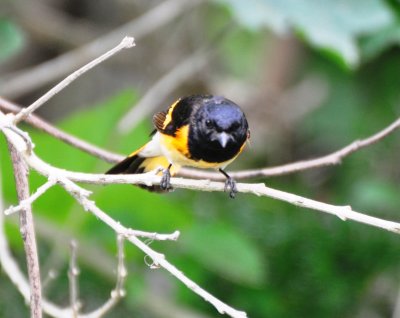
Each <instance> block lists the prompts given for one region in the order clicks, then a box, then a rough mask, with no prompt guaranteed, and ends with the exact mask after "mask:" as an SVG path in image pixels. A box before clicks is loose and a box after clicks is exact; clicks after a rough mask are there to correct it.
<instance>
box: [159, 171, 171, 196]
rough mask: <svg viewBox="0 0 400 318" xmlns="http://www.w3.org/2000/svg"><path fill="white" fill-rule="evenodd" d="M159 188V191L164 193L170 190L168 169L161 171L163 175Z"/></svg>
mask: <svg viewBox="0 0 400 318" xmlns="http://www.w3.org/2000/svg"><path fill="white" fill-rule="evenodd" d="M160 188H161V190H165V191H168V190H172V186H171V173H170V171H169V168H167V169H164V170H163V174H162V177H161V181H160Z"/></svg>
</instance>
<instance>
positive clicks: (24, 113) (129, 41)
mask: <svg viewBox="0 0 400 318" xmlns="http://www.w3.org/2000/svg"><path fill="white" fill-rule="evenodd" d="M133 46H135V42H134V40H133V38H132V37H128V36H127V37H125V38H124V39H123V40H122V41H121V43H120V44H118V45H117V46H116V47H114V48H112V49H111V50H109V51H108V52H106V53H104V54H103V55H101V56H99V57H98V58H96V59H94V60H93V61H91V62H89V63H87V64H86V65H84V66H82V67H81V68H80V69H78V70H77V71H75V72H73V73H72V74H70V75H68V76H67V77H66V78H65V79H64V80H62V81H61V82H60V83H58V84H57V85H56V86H54V87H53V88H52V89H50V90H49V91H48V92H47V93H46V94H44V95H43V96H42V97H40V98H39V99H37V100H36V101H35V102H33V103H32V104H31V105H30V106H28V107H27V108H24V109H22V110H21V111H20V112H19V113H18V114H17V115H15V118H14V123H15V124H17V123H18V122H20V121H21V120H23V119H25V118H27V117H28V116H29V115H30V114H31V113H33V112H34V111H35V110H36V109H38V108H39V107H40V106H42V105H43V104H44V103H46V102H47V101H48V100H49V99H50V98H52V97H53V96H54V95H56V94H57V93H59V92H60V91H61V90H63V89H64V88H65V87H67V86H68V85H69V84H71V83H72V82H73V81H74V80H76V79H77V78H78V77H79V76H81V75H82V74H84V73H86V72H87V71H89V70H90V69H92V68H93V67H95V66H96V65H98V64H100V63H101V62H103V61H105V60H106V59H108V58H109V57H111V56H113V55H114V54H115V53H118V52H119V51H121V50H123V49H129V48H131V47H133Z"/></svg>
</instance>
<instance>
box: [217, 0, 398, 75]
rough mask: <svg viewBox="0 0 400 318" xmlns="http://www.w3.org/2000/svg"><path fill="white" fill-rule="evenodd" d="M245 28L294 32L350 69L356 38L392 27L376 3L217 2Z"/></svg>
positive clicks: (355, 60)
mask: <svg viewBox="0 0 400 318" xmlns="http://www.w3.org/2000/svg"><path fill="white" fill-rule="evenodd" d="M219 1H220V2H225V3H228V4H229V5H230V6H231V8H232V10H233V13H234V15H235V16H236V17H237V18H238V20H239V21H240V22H241V23H242V24H243V25H245V26H246V27H249V28H253V29H255V28H260V27H262V26H267V27H269V28H271V29H272V30H273V31H275V32H276V33H278V34H283V33H287V31H288V30H290V29H294V30H296V31H297V32H298V33H300V34H302V36H303V37H304V39H305V40H306V41H307V42H309V43H310V44H311V45H312V46H315V47H316V48H318V49H323V50H325V51H332V53H333V54H335V53H336V54H338V55H339V56H340V57H341V58H342V60H343V62H344V63H345V65H347V66H348V67H350V68H352V67H355V66H356V65H357V64H358V63H359V49H358V46H357V37H358V36H360V35H363V34H373V33H375V32H377V31H379V30H380V29H383V28H385V27H387V26H389V25H391V24H393V23H394V19H395V17H394V15H393V14H392V12H391V11H390V9H389V8H388V7H387V6H386V5H385V3H383V2H382V1H380V0H352V1H347V0H336V1H320V0H249V1H240V0H219Z"/></svg>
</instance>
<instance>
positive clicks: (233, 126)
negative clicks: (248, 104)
mask: <svg viewBox="0 0 400 318" xmlns="http://www.w3.org/2000/svg"><path fill="white" fill-rule="evenodd" d="M239 126H240V124H239V123H238V122H236V123H233V124H232V125H231V127H230V130H231V131H233V130H236V129H238V128H239Z"/></svg>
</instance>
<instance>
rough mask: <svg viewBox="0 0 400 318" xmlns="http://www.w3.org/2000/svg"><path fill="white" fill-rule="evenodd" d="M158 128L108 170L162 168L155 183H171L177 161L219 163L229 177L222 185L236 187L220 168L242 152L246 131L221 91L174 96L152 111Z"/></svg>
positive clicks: (206, 165)
mask: <svg viewBox="0 0 400 318" xmlns="http://www.w3.org/2000/svg"><path fill="white" fill-rule="evenodd" d="M153 124H154V126H155V127H156V129H155V130H154V132H153V134H152V135H153V138H152V139H151V140H150V141H149V142H148V143H147V144H145V145H144V146H143V147H141V148H139V149H138V150H136V151H134V152H133V153H131V154H130V155H129V156H128V157H127V158H125V159H124V160H122V161H121V162H119V163H118V164H116V165H115V166H114V167H112V168H111V169H110V170H108V171H107V174H130V173H144V172H148V171H151V170H154V169H157V168H162V169H163V173H162V179H161V182H160V185H159V186H154V185H153V186H145V185H143V186H141V187H143V188H146V189H148V190H150V191H160V192H164V191H168V190H170V189H171V185H170V177H171V175H172V176H173V175H175V174H176V173H177V171H178V170H179V168H180V167H181V166H190V167H195V168H203V169H207V168H214V169H218V170H219V171H220V172H221V173H222V174H223V175H224V176H225V177H226V178H227V179H226V182H225V191H226V190H228V189H229V190H230V197H231V198H234V197H235V193H236V192H237V189H236V183H235V181H234V180H233V179H232V178H231V177H230V176H229V175H228V174H227V173H226V172H225V171H224V170H223V169H224V168H225V167H226V166H227V165H228V164H230V163H231V162H232V161H233V160H235V159H236V157H237V156H238V155H239V154H240V153H241V152H242V150H243V148H244V146H245V144H246V141H247V140H248V139H249V138H250V131H249V127H248V124H247V120H246V117H245V115H244V113H243V111H242V110H241V109H240V107H239V106H238V105H236V104H235V103H234V102H232V101H230V100H229V99H226V98H224V97H221V96H212V95H193V96H188V97H184V98H180V99H178V100H177V101H176V102H175V103H173V104H172V105H171V106H170V107H169V108H168V110H167V111H165V112H159V113H156V114H155V115H154V116H153Z"/></svg>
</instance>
